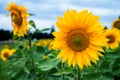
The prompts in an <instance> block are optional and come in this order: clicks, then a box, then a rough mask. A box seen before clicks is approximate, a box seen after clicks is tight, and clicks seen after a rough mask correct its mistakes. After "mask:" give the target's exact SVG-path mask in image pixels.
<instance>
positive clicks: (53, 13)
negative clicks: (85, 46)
mask: <svg viewBox="0 0 120 80" xmlns="http://www.w3.org/2000/svg"><path fill="white" fill-rule="evenodd" d="M10 2H16V3H17V4H18V5H24V6H25V7H26V8H28V13H32V14H35V16H31V17H29V18H28V20H34V21H35V23H36V25H37V28H39V29H43V28H44V27H47V28H50V27H51V26H53V25H55V22H56V19H57V17H58V16H63V14H64V12H65V11H66V10H67V9H76V10H77V11H80V10H83V9H88V10H89V11H90V12H92V13H93V14H94V15H98V16H100V21H101V22H103V25H104V26H108V27H109V28H110V27H111V24H112V22H113V21H114V20H115V19H116V18H118V16H119V15H120V0H1V1H0V29H4V30H12V26H11V21H10V20H11V18H10V16H8V17H7V16H6V15H7V14H9V12H8V11H7V10H6V6H7V3H10Z"/></svg>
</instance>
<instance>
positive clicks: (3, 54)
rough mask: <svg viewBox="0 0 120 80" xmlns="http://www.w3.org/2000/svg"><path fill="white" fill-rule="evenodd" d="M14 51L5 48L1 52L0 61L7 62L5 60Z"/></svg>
mask: <svg viewBox="0 0 120 80" xmlns="http://www.w3.org/2000/svg"><path fill="white" fill-rule="evenodd" d="M15 51H16V50H15V49H11V50H10V49H8V48H5V49H3V50H2V51H1V59H2V60H3V61H5V60H7V58H8V57H9V56H11V55H13V53H14V52H15Z"/></svg>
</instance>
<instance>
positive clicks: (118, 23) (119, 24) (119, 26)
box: [114, 20, 120, 29]
mask: <svg viewBox="0 0 120 80" xmlns="http://www.w3.org/2000/svg"><path fill="white" fill-rule="evenodd" d="M114 26H115V27H116V28H118V29H120V20H119V21H116V22H115V23H114Z"/></svg>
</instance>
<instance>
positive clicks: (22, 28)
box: [7, 2, 29, 36]
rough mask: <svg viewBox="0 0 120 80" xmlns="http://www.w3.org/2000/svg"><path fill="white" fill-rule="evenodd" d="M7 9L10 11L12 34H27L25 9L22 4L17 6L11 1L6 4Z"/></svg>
mask: <svg viewBox="0 0 120 80" xmlns="http://www.w3.org/2000/svg"><path fill="white" fill-rule="evenodd" d="M7 10H8V11H9V12H10V13H11V19H12V25H13V34H14V35H18V36H24V34H27V31H28V30H29V28H28V27H27V24H28V22H27V16H28V14H27V9H26V8H25V7H24V6H18V5H17V4H15V3H13V2H12V3H10V4H8V6H7Z"/></svg>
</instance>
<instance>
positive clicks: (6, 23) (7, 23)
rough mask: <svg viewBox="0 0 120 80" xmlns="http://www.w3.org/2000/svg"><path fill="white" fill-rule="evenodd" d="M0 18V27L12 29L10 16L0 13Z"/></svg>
mask: <svg viewBox="0 0 120 80" xmlns="http://www.w3.org/2000/svg"><path fill="white" fill-rule="evenodd" d="M0 18H1V20H0V29H5V30H12V26H11V19H10V16H9V17H7V16H6V15H0Z"/></svg>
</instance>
